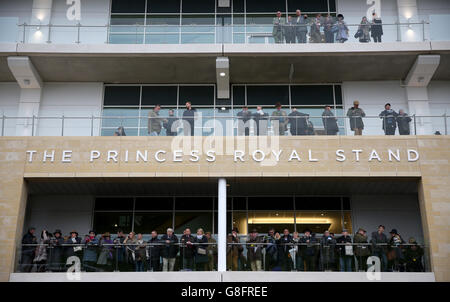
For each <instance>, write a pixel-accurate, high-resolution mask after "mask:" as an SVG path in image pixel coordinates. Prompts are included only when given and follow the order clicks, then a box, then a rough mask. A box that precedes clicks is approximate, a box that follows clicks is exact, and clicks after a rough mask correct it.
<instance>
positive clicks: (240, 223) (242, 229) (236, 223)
mask: <svg viewBox="0 0 450 302" xmlns="http://www.w3.org/2000/svg"><path fill="white" fill-rule="evenodd" d="M230 219H231V218H230ZM233 228H237V229H238V233H239V234H242V235H247V234H248V228H247V213H246V212H236V211H234V212H233V221H232V228H230V232H231V229H233Z"/></svg>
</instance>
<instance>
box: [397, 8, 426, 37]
mask: <svg viewBox="0 0 450 302" xmlns="http://www.w3.org/2000/svg"><path fill="white" fill-rule="evenodd" d="M397 11H398V21H399V22H400V23H402V24H403V23H418V22H421V21H422V20H419V14H418V10H417V0H397ZM400 38H401V41H403V42H405V41H422V40H423V35H422V25H418V24H416V25H413V24H412V25H410V26H407V25H402V26H401V27H400Z"/></svg>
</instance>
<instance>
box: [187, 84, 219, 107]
mask: <svg viewBox="0 0 450 302" xmlns="http://www.w3.org/2000/svg"><path fill="white" fill-rule="evenodd" d="M187 101H190V102H191V103H192V107H193V108H195V106H197V105H211V106H212V105H214V86H180V107H184V106H185V104H186V102H187Z"/></svg>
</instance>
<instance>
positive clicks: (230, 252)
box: [227, 228, 244, 271]
mask: <svg viewBox="0 0 450 302" xmlns="http://www.w3.org/2000/svg"><path fill="white" fill-rule="evenodd" d="M243 250H244V248H243V246H242V245H241V244H240V239H239V230H238V229H237V228H233V229H232V230H231V234H229V235H228V238H227V264H228V269H231V270H233V271H238V270H239V258H240V256H241V253H242V251H243Z"/></svg>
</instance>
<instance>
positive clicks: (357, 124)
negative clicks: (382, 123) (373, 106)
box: [347, 101, 366, 135]
mask: <svg viewBox="0 0 450 302" xmlns="http://www.w3.org/2000/svg"><path fill="white" fill-rule="evenodd" d="M347 116H348V118H349V121H350V129H351V130H352V131H354V132H355V135H362V131H363V129H364V122H363V119H362V118H363V117H365V116H366V113H365V112H364V110H362V108H360V107H359V101H354V102H353V107H351V108H349V109H348V111H347Z"/></svg>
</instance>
